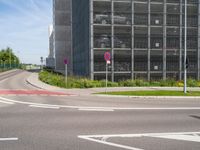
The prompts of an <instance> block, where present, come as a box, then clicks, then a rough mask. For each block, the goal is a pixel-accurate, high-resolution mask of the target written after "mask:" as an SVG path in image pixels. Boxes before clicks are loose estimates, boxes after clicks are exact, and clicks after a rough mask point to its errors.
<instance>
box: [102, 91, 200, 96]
mask: <svg viewBox="0 0 200 150" xmlns="http://www.w3.org/2000/svg"><path fill="white" fill-rule="evenodd" d="M98 94H107V95H122V96H200V91H190V92H188V93H187V94H184V93H183V91H125V92H107V93H105V92H104V93H98Z"/></svg>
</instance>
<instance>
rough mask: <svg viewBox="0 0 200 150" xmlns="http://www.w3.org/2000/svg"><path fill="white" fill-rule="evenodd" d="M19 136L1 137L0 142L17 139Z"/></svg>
mask: <svg viewBox="0 0 200 150" xmlns="http://www.w3.org/2000/svg"><path fill="white" fill-rule="evenodd" d="M17 140H18V138H17V137H12V138H0V142H1V141H17Z"/></svg>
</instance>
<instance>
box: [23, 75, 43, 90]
mask: <svg viewBox="0 0 200 150" xmlns="http://www.w3.org/2000/svg"><path fill="white" fill-rule="evenodd" d="M26 82H27V83H28V84H30V85H31V86H33V87H35V88H37V89H41V90H46V89H43V88H41V87H39V86H37V85H35V84H33V83H31V82H30V81H29V80H28V78H27V79H26Z"/></svg>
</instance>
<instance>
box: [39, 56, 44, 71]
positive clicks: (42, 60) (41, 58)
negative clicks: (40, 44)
mask: <svg viewBox="0 0 200 150" xmlns="http://www.w3.org/2000/svg"><path fill="white" fill-rule="evenodd" d="M40 62H41V70H43V62H44V59H43V57H40Z"/></svg>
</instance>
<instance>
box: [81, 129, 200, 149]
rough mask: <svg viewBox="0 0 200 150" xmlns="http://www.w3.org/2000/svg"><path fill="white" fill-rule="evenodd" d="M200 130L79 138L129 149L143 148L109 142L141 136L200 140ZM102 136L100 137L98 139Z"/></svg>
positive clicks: (84, 136)
mask: <svg viewBox="0 0 200 150" xmlns="http://www.w3.org/2000/svg"><path fill="white" fill-rule="evenodd" d="M198 134H200V132H173V133H144V134H110V135H79V136H78V138H81V139H84V140H88V141H92V142H96V143H101V144H105V145H109V146H114V147H118V148H123V149H128V150H142V149H138V148H135V147H130V146H126V145H121V144H116V143H111V142H107V141H106V140H108V139H109V138H139V137H156V138H163V139H172V140H184V141H192V142H200V136H197V135H198ZM97 138H100V139H97Z"/></svg>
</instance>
